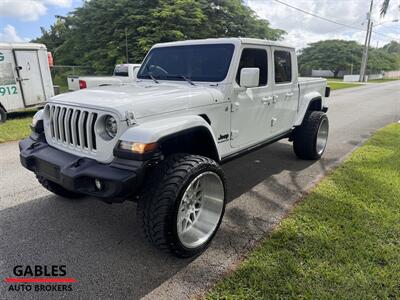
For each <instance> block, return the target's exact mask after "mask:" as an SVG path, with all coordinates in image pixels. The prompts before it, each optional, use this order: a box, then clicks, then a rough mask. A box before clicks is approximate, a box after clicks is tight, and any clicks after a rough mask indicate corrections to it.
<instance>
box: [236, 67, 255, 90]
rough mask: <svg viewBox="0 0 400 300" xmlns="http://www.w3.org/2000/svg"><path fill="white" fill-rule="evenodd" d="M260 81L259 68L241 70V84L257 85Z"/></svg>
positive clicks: (245, 85)
mask: <svg viewBox="0 0 400 300" xmlns="http://www.w3.org/2000/svg"><path fill="white" fill-rule="evenodd" d="M259 83H260V69H259V68H243V69H242V70H241V71H240V86H241V87H245V88H251V87H256V86H258V85H259Z"/></svg>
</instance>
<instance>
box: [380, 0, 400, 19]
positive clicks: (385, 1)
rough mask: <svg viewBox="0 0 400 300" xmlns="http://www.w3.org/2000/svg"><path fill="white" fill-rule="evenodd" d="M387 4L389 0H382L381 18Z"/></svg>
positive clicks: (385, 11) (387, 6) (384, 13)
mask: <svg viewBox="0 0 400 300" xmlns="http://www.w3.org/2000/svg"><path fill="white" fill-rule="evenodd" d="M389 4H390V0H383V2H382V6H381V17H382V18H383V17H384V16H385V15H386V13H387V10H388V8H389ZM399 9H400V5H399Z"/></svg>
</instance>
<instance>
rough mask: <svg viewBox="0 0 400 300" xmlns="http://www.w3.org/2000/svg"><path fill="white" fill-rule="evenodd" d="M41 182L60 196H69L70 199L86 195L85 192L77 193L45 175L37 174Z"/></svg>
mask: <svg viewBox="0 0 400 300" xmlns="http://www.w3.org/2000/svg"><path fill="white" fill-rule="evenodd" d="M36 178H37V180H38V181H39V183H40V184H41V185H42V186H43V187H44V188H45V189H47V190H48V191H50V192H52V193H53V194H56V195H58V196H61V197H64V198H69V199H79V198H83V197H85V195H84V194H80V193H75V192H72V191H69V190H67V189H65V188H63V187H62V186H61V185H59V184H57V183H55V182H53V181H51V180H48V179H46V178H44V177H43V176H40V175H37V176H36Z"/></svg>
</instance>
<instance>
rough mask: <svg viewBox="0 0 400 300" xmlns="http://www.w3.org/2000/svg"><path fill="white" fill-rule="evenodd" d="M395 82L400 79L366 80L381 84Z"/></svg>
mask: <svg viewBox="0 0 400 300" xmlns="http://www.w3.org/2000/svg"><path fill="white" fill-rule="evenodd" d="M395 80H400V79H392V78H390V79H389V78H387V79H374V80H368V82H372V83H383V82H390V81H395Z"/></svg>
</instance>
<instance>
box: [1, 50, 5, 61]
mask: <svg viewBox="0 0 400 300" xmlns="http://www.w3.org/2000/svg"><path fill="white" fill-rule="evenodd" d="M3 60H4V54H3V53H1V52H0V61H3Z"/></svg>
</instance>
